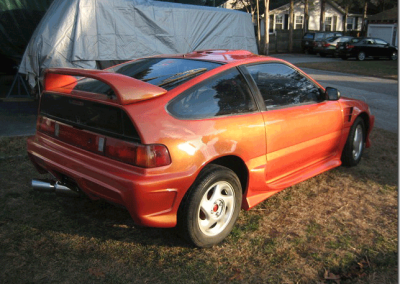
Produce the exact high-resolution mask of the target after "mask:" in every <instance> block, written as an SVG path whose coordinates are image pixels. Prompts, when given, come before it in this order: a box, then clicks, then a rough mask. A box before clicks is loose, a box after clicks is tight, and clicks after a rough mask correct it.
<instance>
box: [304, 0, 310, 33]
mask: <svg viewBox="0 0 400 284" xmlns="http://www.w3.org/2000/svg"><path fill="white" fill-rule="evenodd" d="M308 17H309V16H308V0H304V19H303V21H304V24H303V32H304V33H306V32H307V31H308Z"/></svg>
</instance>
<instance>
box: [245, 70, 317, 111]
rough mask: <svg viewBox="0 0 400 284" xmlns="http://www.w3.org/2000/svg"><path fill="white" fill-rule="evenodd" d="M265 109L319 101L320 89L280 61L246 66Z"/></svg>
mask: <svg viewBox="0 0 400 284" xmlns="http://www.w3.org/2000/svg"><path fill="white" fill-rule="evenodd" d="M247 69H248V71H249V73H250V74H251V76H252V77H253V79H254V81H255V82H256V84H257V86H258V89H259V90H260V93H261V95H262V97H263V99H264V102H265V106H266V107H267V109H274V108H282V107H289V106H293V105H298V104H305V103H314V102H319V101H321V98H322V96H321V93H322V92H321V91H320V89H319V88H318V87H317V86H316V85H315V84H314V83H312V82H311V81H309V80H308V79H307V78H306V77H304V76H303V75H302V74H300V73H299V72H298V71H296V70H295V69H293V68H291V67H289V66H287V65H284V64H280V63H269V64H260V65H253V66H248V67H247Z"/></svg>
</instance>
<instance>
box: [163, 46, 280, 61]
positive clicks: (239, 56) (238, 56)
mask: <svg viewBox="0 0 400 284" xmlns="http://www.w3.org/2000/svg"><path fill="white" fill-rule="evenodd" d="M157 57H169V58H185V59H194V60H204V61H214V62H220V63H235V62H242V63H244V62H255V61H260V60H262V61H265V60H267V61H268V60H274V61H277V60H278V61H281V60H279V59H277V58H273V57H268V56H261V55H257V54H254V53H251V52H250V51H248V50H232V49H206V50H196V51H193V52H190V53H187V54H177V55H160V56H157Z"/></svg>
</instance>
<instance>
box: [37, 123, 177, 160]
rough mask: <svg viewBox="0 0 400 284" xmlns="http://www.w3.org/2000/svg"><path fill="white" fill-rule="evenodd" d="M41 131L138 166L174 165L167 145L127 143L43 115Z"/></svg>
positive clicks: (39, 126) (38, 127)
mask: <svg viewBox="0 0 400 284" xmlns="http://www.w3.org/2000/svg"><path fill="white" fill-rule="evenodd" d="M37 129H38V130H39V131H41V132H43V133H45V134H47V135H50V136H52V137H55V138H57V139H59V140H61V141H64V142H66V143H68V144H71V145H74V146H77V147H79V148H82V149H85V150H88V151H90V152H94V153H96V154H101V155H104V156H106V157H108V158H111V159H114V160H118V161H121V162H124V163H128V164H131V165H134V166H138V167H142V168H155V167H162V166H166V165H169V164H170V163H171V158H170V156H169V152H168V149H167V147H165V146H164V145H159V144H151V145H142V144H137V143H132V142H127V141H123V140H119V139H116V138H111V137H107V136H102V135H99V134H96V133H93V132H89V131H85V130H79V129H76V128H73V127H72V126H69V125H66V124H62V123H58V122H56V121H54V120H52V119H49V118H46V117H43V116H39V119H38V125H37Z"/></svg>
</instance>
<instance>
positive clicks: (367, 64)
mask: <svg viewBox="0 0 400 284" xmlns="http://www.w3.org/2000/svg"><path fill="white" fill-rule="evenodd" d="M397 64H398V62H397V61H391V60H366V61H357V60H351V59H349V60H342V59H338V61H337V62H321V63H320V62H312V63H297V64H295V65H296V66H297V67H300V68H312V69H319V70H327V71H335V72H343V73H350V74H357V75H365V76H371V77H380V78H387V79H396V80H397V79H398V69H397Z"/></svg>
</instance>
